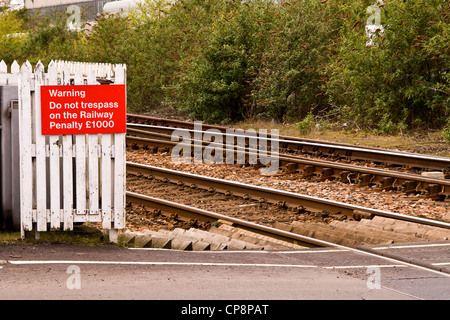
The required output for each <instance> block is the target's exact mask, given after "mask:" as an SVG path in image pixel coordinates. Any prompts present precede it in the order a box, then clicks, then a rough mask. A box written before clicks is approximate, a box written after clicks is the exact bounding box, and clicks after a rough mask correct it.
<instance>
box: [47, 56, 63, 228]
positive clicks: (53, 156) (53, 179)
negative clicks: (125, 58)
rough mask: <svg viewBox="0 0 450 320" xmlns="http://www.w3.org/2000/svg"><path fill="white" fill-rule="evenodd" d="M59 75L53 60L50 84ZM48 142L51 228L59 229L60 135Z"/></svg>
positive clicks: (49, 71) (52, 83) (51, 137)
mask: <svg viewBox="0 0 450 320" xmlns="http://www.w3.org/2000/svg"><path fill="white" fill-rule="evenodd" d="M57 77H58V74H57V69H56V64H55V62H54V61H51V62H50V64H49V65H48V75H47V83H48V85H56V84H57V83H58V80H57ZM48 142H49V149H50V155H49V162H50V165H49V169H50V173H49V175H50V228H51V229H59V228H60V227H61V197H60V194H61V189H60V179H61V177H60V150H61V146H62V142H61V141H60V137H59V136H56V135H52V136H49V137H48Z"/></svg>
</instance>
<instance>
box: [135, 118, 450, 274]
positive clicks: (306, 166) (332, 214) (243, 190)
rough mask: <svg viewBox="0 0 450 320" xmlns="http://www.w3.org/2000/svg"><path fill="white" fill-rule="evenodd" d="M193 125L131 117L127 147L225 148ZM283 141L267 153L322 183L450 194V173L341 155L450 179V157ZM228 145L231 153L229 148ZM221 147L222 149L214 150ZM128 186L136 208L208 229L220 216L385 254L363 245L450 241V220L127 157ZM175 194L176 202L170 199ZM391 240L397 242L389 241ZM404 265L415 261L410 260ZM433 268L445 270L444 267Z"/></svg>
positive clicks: (296, 239) (303, 239)
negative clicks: (184, 137) (175, 135)
mask: <svg viewBox="0 0 450 320" xmlns="http://www.w3.org/2000/svg"><path fill="white" fill-rule="evenodd" d="M175 129H178V130H180V129H184V131H183V132H187V133H188V134H189V136H190V137H191V139H190V140H191V142H192V144H190V145H183V144H180V143H179V142H177V141H172V132H173V131H174V130H175ZM193 129H194V125H193V123H188V122H183V121H176V120H166V119H160V118H154V117H144V116H136V115H128V125H127V147H128V148H131V149H134V150H137V149H144V150H150V151H153V152H170V151H171V150H172V149H173V148H174V147H175V146H178V147H180V146H182V147H183V148H190V151H191V153H190V154H195V152H199V149H198V148H199V146H200V148H201V150H200V152H202V153H203V152H204V150H205V148H207V147H209V148H210V147H219V144H217V143H215V142H208V141H206V142H205V141H202V140H197V141H196V138H197V137H199V135H198V132H195V130H193ZM208 129H216V130H218V132H222V133H225V132H226V130H227V129H228V128H225V127H218V126H210V125H203V130H208ZM202 134H204V132H203V133H202ZM233 134H239V135H240V132H237V131H234V132H233ZM200 137H202V136H201V135H200ZM268 138H270V136H269V137H268ZM247 141H249V140H247ZM278 143H279V146H280V149H279V153H276V154H271V153H267V154H268V156H273V155H276V156H277V157H278V159H279V163H280V166H281V167H282V169H283V171H284V173H297V174H299V176H300V177H302V178H309V179H314V180H318V181H324V180H334V179H336V180H340V181H343V182H348V183H352V184H357V185H358V186H372V187H374V188H373V189H374V190H397V191H402V192H405V193H415V194H417V193H419V194H421V195H422V197H426V198H432V199H435V200H445V199H449V198H450V181H449V180H446V179H434V178H429V177H426V176H422V175H419V174H413V173H408V172H406V173H405V172H401V171H399V170H385V169H380V168H373V167H362V166H358V165H350V164H348V163H339V162H335V161H334V160H337V159H339V160H344V162H345V161H363V162H369V161H370V162H373V163H376V164H377V165H380V164H381V165H387V166H390V167H392V168H401V170H404V169H408V170H411V169H413V170H415V171H416V172H417V171H436V170H438V171H441V172H442V173H444V176H445V178H448V177H449V174H450V170H449V168H450V159H448V158H441V157H431V156H426V155H419V154H412V153H405V152H391V151H387V150H382V149H377V148H358V147H355V146H351V145H346V144H331V143H323V142H318V141H314V140H307V139H301V138H291V137H279V140H278ZM249 145H250V144H249V143H247V144H246V145H245V147H239V146H234V148H233V149H234V159H235V160H236V159H237V158H238V157H241V159H242V157H244V158H245V159H246V160H248V159H249V157H251V156H253V155H254V153H255V150H254V149H252V148H250V147H249ZM269 145H270V144H269ZM221 146H222V149H223V151H224V152H226V150H225V149H226V148H225V146H224V145H223V144H222V145H221ZM240 146H242V144H240ZM196 148H197V149H196ZM222 149H220V147H219V148H217V149H215V150H222ZM228 151H229V150H228ZM224 155H225V154H224ZM299 155H300V156H302V157H299ZM305 155H307V156H326V157H328V158H327V160H322V159H320V160H317V159H311V158H308V157H304V156H305ZM328 160H333V161H328ZM247 162H248V161H247ZM127 188H128V190H129V191H128V192H127V201H128V203H129V206H141V207H145V208H148V209H150V210H154V211H155V212H156V214H157V215H162V216H165V217H166V218H168V219H171V221H173V220H180V221H185V222H189V223H193V224H194V225H196V226H197V227H201V228H203V229H205V230H212V229H215V227H211V225H214V224H215V223H217V222H220V223H223V222H225V223H227V224H230V225H233V226H234V227H236V228H238V229H241V230H246V231H249V232H252V233H255V234H260V235H265V236H268V237H272V238H275V239H278V240H282V241H285V242H289V243H292V244H295V245H300V246H304V247H340V248H346V249H348V248H351V250H355V251H361V252H363V253H364V254H369V255H378V254H376V253H373V252H371V251H370V250H366V249H363V247H361V246H364V245H366V244H379V243H392V242H395V243H401V242H402V241H403V242H415V241H437V240H442V239H447V240H448V239H449V235H450V233H449V229H450V223H449V222H447V221H440V220H434V219H427V218H422V217H420V216H410V215H402V214H397V213H394V212H389V211H384V210H377V209H372V208H367V207H362V206H358V205H351V204H346V203H342V202H336V201H331V200H326V199H321V198H316V197H311V196H306V195H302V194H296V193H291V192H286V191H281V190H276V189H269V188H263V187H258V186H254V185H247V184H242V183H238V182H233V181H226V180H222V179H215V178H210V177H205V176H199V175H193V174H189V173H185V172H179V171H175V170H170V169H164V168H159V167H153V166H148V165H143V164H138V163H132V162H128V163H127ZM173 199H176V200H175V201H176V202H173V201H171V200H173ZM387 223H389V224H390V226H389V227H386V224H387ZM394 224H395V226H394ZM399 228H400V229H399ZM415 228H416V229H415ZM216 229H217V228H216ZM414 230H419V231H414ZM333 237H334V238H333ZM386 237H387V238H386ZM414 237H416V238H414ZM391 238H392V240H387V239H391ZM386 241H387V242H386ZM389 241H390V242H389ZM403 263H406V264H408V262H407V261H403ZM411 265H412V266H415V267H419V268H422V267H423V266H420V265H417V264H411ZM432 269H434V271H438V272H440V271H442V270H441V269H439V267H436V268H432Z"/></svg>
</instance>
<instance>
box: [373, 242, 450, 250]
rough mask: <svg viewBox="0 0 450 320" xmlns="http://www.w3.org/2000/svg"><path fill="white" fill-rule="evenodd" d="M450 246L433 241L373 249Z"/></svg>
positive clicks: (449, 244)
mask: <svg viewBox="0 0 450 320" xmlns="http://www.w3.org/2000/svg"><path fill="white" fill-rule="evenodd" d="M446 246H450V243H434V244H414V245H404V246H390V247H377V248H373V249H374V250H389V249H411V248H426V247H446Z"/></svg>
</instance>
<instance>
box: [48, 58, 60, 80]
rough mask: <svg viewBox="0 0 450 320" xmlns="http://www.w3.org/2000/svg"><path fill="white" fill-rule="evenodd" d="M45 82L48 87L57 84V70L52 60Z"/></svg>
mask: <svg viewBox="0 0 450 320" xmlns="http://www.w3.org/2000/svg"><path fill="white" fill-rule="evenodd" d="M47 81H48V84H49V85H56V84H57V83H58V70H57V69H56V63H55V61H53V60H52V61H50V63H49V64H48V70H47Z"/></svg>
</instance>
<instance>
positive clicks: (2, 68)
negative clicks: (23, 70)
mask: <svg viewBox="0 0 450 320" xmlns="http://www.w3.org/2000/svg"><path fill="white" fill-rule="evenodd" d="M0 73H8V66H7V65H6V62H5V61H4V60H2V61H0Z"/></svg>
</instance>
